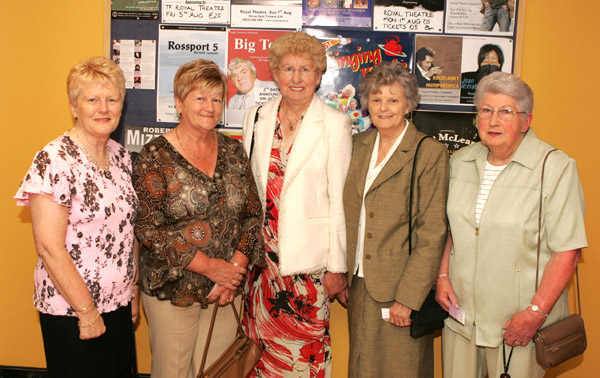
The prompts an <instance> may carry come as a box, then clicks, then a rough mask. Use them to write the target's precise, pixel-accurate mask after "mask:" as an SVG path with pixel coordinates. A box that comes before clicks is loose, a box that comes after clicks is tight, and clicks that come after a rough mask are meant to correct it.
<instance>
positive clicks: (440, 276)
mask: <svg viewBox="0 0 600 378" xmlns="http://www.w3.org/2000/svg"><path fill="white" fill-rule="evenodd" d="M442 277H448V275H447V274H440V275H439V276H437V278H442ZM448 278H450V277H448Z"/></svg>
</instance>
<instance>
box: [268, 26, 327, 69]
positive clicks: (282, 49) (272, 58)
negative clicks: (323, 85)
mask: <svg viewBox="0 0 600 378" xmlns="http://www.w3.org/2000/svg"><path fill="white" fill-rule="evenodd" d="M290 54H291V55H300V56H305V57H307V58H310V59H312V61H313V63H314V65H315V68H316V69H317V70H318V71H319V72H321V74H323V73H324V72H325V70H326V69H327V51H326V50H325V46H324V45H323V43H321V42H320V41H319V40H318V39H317V38H316V37H313V36H312V35H308V34H306V33H304V32H292V33H286V34H282V35H281V36H279V38H277V39H276V40H275V42H273V44H272V45H271V48H270V49H269V68H270V69H271V72H274V71H275V70H277V69H278V68H279V64H280V63H281V59H283V57H284V56H286V55H290Z"/></svg>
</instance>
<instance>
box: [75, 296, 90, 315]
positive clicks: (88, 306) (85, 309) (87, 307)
mask: <svg viewBox="0 0 600 378" xmlns="http://www.w3.org/2000/svg"><path fill="white" fill-rule="evenodd" d="M93 305H94V300H93V299H92V301H91V302H90V304H89V305H87V306H85V307H84V308H82V309H81V310H79V311H77V310H75V312H86V311H87V310H89V309H90V307H92V306H93Z"/></svg>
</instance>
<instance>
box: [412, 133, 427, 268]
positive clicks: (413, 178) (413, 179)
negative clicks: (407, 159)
mask: <svg viewBox="0 0 600 378" xmlns="http://www.w3.org/2000/svg"><path fill="white" fill-rule="evenodd" d="M427 138H431V137H430V136H429V135H427V136H424V137H423V138H421V140H420V141H419V144H417V148H416V149H415V157H414V158H413V166H412V172H411V174H410V190H409V192H410V195H409V197H408V198H409V200H408V255H409V256H410V255H411V253H412V229H413V226H412V212H413V195H414V187H415V172H416V171H417V155H418V153H419V148H420V147H421V143H423V141H424V140H425V139H427Z"/></svg>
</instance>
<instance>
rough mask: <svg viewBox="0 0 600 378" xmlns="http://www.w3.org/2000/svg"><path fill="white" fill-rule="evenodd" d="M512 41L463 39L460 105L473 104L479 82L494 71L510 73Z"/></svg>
mask: <svg viewBox="0 0 600 378" xmlns="http://www.w3.org/2000/svg"><path fill="white" fill-rule="evenodd" d="M513 47H514V46H513V39H510V38H494V37H475V36H467V37H463V45H462V64H461V75H460V76H461V77H460V103H461V104H473V96H474V95H475V90H476V89H477V84H478V83H479V80H481V79H482V78H483V77H485V76H487V75H489V74H491V73H492V72H495V71H503V72H508V73H512V71H513V66H512V61H513Z"/></svg>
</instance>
